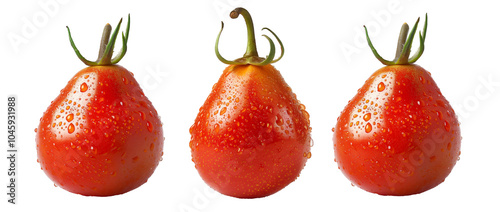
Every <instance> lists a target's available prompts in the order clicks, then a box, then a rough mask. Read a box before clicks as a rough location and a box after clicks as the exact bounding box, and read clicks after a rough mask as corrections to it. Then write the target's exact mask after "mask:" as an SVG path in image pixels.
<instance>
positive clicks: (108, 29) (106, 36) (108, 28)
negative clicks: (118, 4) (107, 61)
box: [97, 24, 111, 61]
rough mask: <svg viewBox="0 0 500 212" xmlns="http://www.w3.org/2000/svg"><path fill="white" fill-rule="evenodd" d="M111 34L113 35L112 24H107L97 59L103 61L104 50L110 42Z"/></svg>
mask: <svg viewBox="0 0 500 212" xmlns="http://www.w3.org/2000/svg"><path fill="white" fill-rule="evenodd" d="M109 36H111V25H109V24H106V25H105V26H104V30H103V31H102V37H101V45H100V47H99V55H98V56H97V61H101V60H102V57H104V51H105V50H106V46H107V45H108V43H109Z"/></svg>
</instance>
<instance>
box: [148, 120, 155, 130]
mask: <svg viewBox="0 0 500 212" xmlns="http://www.w3.org/2000/svg"><path fill="white" fill-rule="evenodd" d="M146 127H147V128H148V131H149V132H153V129H154V127H153V124H151V122H149V121H147V122H146Z"/></svg>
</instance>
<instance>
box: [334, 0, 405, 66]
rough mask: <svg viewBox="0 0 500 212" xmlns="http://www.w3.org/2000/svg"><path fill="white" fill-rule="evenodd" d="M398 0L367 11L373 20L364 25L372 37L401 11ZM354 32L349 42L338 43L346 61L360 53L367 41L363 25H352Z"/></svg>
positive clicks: (365, 46)
mask: <svg viewBox="0 0 500 212" xmlns="http://www.w3.org/2000/svg"><path fill="white" fill-rule="evenodd" d="M403 9H404V8H403V7H402V6H401V1H400V0H392V1H389V2H388V3H387V6H386V7H385V8H384V9H380V10H378V11H375V10H372V11H370V12H369V14H370V16H371V17H372V18H373V20H371V21H368V22H366V24H365V26H366V28H367V29H368V32H369V33H370V37H371V38H372V39H373V38H375V37H377V36H378V35H379V34H380V33H381V32H382V29H383V28H384V27H387V26H389V24H390V23H391V21H392V17H393V16H394V15H397V14H400V13H401V12H402V11H403ZM354 31H355V34H354V36H353V37H352V41H350V42H342V43H340V44H339V47H340V50H341V52H342V54H343V55H344V57H345V59H346V61H347V63H351V61H352V57H353V56H354V55H356V54H360V53H361V52H362V51H361V50H364V49H366V48H368V43H367V41H366V35H365V31H364V30H363V27H360V26H359V27H358V26H356V27H354Z"/></svg>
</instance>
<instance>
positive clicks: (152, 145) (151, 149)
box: [149, 143, 155, 151]
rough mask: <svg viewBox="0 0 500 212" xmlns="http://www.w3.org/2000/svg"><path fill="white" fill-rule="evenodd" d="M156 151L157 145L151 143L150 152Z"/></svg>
mask: <svg viewBox="0 0 500 212" xmlns="http://www.w3.org/2000/svg"><path fill="white" fill-rule="evenodd" d="M154 149H155V144H154V143H151V144H150V145H149V150H150V151H153V150H154Z"/></svg>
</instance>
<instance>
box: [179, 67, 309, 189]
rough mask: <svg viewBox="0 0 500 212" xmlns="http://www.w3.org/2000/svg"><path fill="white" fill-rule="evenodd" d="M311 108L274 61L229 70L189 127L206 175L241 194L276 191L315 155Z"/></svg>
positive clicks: (194, 156)
mask: <svg viewBox="0 0 500 212" xmlns="http://www.w3.org/2000/svg"><path fill="white" fill-rule="evenodd" d="M310 131H311V128H310V127H309V114H308V113H307V112H306V111H305V107H304V106H303V105H302V104H300V102H299V101H298V100H297V99H296V96H295V94H294V93H292V91H291V89H290V87H289V86H288V85H287V84H286V82H285V81H284V80H283V78H282V76H281V74H280V73H279V72H278V71H277V70H276V69H275V68H274V67H273V66H272V65H265V66H254V65H231V66H229V67H228V68H226V69H225V70H224V73H223V74H222V76H221V77H220V79H219V81H218V82H217V83H216V84H215V85H214V87H213V89H212V92H211V94H210V95H209V97H208V98H207V100H206V101H205V103H204V104H203V106H202V107H201V108H200V112H199V114H198V116H197V117H196V120H195V124H194V125H193V126H192V127H191V128H190V133H191V141H190V144H189V145H190V148H191V153H192V159H193V162H194V163H195V167H196V169H197V170H198V172H199V174H200V176H201V177H202V178H203V180H204V181H205V182H206V183H207V184H208V185H209V186H210V187H212V188H214V189H215V190H217V191H219V192H221V193H222V194H225V195H229V196H233V197H238V198H257V197H264V196H268V195H271V194H273V193H275V192H277V191H279V190H281V189H282V188H284V187H285V186H287V185H288V184H290V183H291V182H293V181H294V180H295V179H296V178H297V177H298V175H299V174H300V172H301V170H302V169H303V167H304V166H305V163H306V161H307V159H308V158H310V156H311V153H310V145H311V137H310Z"/></svg>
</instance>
